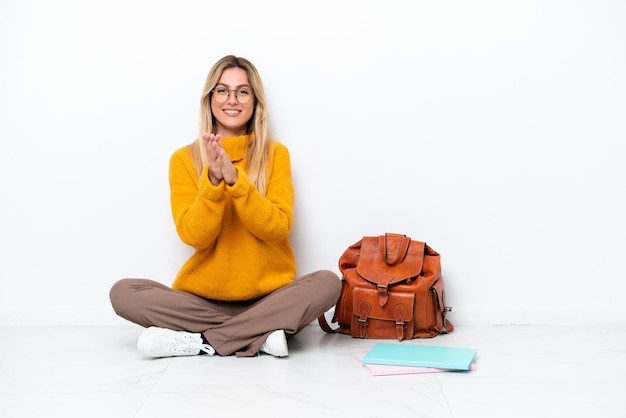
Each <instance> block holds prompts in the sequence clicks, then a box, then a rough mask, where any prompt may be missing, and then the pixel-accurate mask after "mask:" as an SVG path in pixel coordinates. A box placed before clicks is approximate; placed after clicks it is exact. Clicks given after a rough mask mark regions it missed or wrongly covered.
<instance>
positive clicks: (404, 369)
mask: <svg viewBox="0 0 626 418" xmlns="http://www.w3.org/2000/svg"><path fill="white" fill-rule="evenodd" d="M364 355H365V353H360V354H356V358H358V359H359V363H361V359H362V358H363V356H364ZM361 365H362V366H363V367H364V368H365V369H366V370H367V371H368V372H370V374H371V375H372V376H389V375H394V374H419V373H441V372H459V371H463V370H453V369H436V368H434V367H415V366H386V365H383V364H363V363H361ZM470 370H476V365H475V364H474V363H472V365H471V366H470Z"/></svg>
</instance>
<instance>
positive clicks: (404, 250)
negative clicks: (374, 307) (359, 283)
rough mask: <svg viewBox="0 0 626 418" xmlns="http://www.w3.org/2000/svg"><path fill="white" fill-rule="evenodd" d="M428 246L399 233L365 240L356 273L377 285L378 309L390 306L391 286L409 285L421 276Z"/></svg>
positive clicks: (365, 238)
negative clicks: (397, 284) (398, 284)
mask: <svg viewBox="0 0 626 418" xmlns="http://www.w3.org/2000/svg"><path fill="white" fill-rule="evenodd" d="M425 246H426V244H425V243H423V242H419V241H412V240H411V238H409V237H407V236H406V235H399V234H385V235H381V236H379V237H364V238H363V240H362V242H361V254H360V256H359V261H358V264H357V266H356V271H357V273H358V275H359V276H360V277H361V278H363V279H364V280H366V281H368V282H370V283H372V284H373V285H375V286H376V288H377V291H378V295H379V301H378V304H379V306H381V307H382V306H385V305H386V304H387V302H388V300H389V287H390V286H391V285H393V284H396V283H401V282H403V283H410V282H411V281H412V280H414V279H415V278H417V277H418V276H419V275H420V273H421V272H422V268H423V264H424V250H425Z"/></svg>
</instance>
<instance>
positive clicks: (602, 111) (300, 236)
mask: <svg viewBox="0 0 626 418" xmlns="http://www.w3.org/2000/svg"><path fill="white" fill-rule="evenodd" d="M230 53H233V54H236V55H240V56H244V57H246V58H248V59H250V60H251V61H252V62H253V63H254V64H255V65H256V66H257V68H258V70H259V72H260V73H261V76H262V78H263V80H264V84H265V89H266V93H267V96H268V100H269V111H270V117H271V119H272V124H273V126H274V129H275V132H276V137H277V139H278V140H279V141H281V142H283V143H284V144H285V145H287V147H288V148H289V149H290V152H291V157H292V164H293V176H294V181H295V185H296V208H295V215H296V226H295V229H294V231H293V234H292V243H293V245H294V249H295V251H296V255H297V261H298V268H299V273H300V274H304V273H307V272H309V271H312V270H318V269H331V270H334V271H336V272H337V273H338V272H339V271H338V268H337V260H338V258H339V256H340V255H341V253H342V252H343V250H344V249H345V248H346V247H347V246H349V245H350V244H353V243H354V242H356V241H357V240H359V239H360V238H361V237H362V236H363V235H379V234H382V233H384V232H396V233H404V234H407V235H409V236H411V237H412V238H413V239H417V240H420V241H426V242H427V243H428V244H429V245H430V246H431V247H432V248H434V249H435V250H437V251H438V252H440V253H441V255H442V265H443V271H444V276H445V279H446V288H447V291H448V303H449V304H450V305H452V306H453V308H454V311H453V312H452V314H451V319H452V320H453V322H455V324H536V323H542V324H545V323H555V324H556V323H572V324H578V323H601V324H604V325H606V324H612V323H620V324H624V323H626V308H625V304H624V303H623V300H624V293H625V291H626V284H625V283H626V277H625V274H624V254H625V253H626V239H625V236H626V223H625V220H624V213H626V199H625V196H626V191H625V189H626V188H625V187H624V186H625V184H624V183H625V179H626V168H625V167H626V164H625V160H626V158H625V157H626V145H625V143H626V123H625V117H624V116H625V115H626V6H625V3H624V2H621V1H619V0H613V1H610V0H604V1H598V0H588V1H572V0H567V1H536V0H531V1H508V2H503V1H422V0H407V1H394V0H392V1H380V0H377V1H367V0H366V1H364V0H350V1H346V0H343V1H337V0H318V1H315V2H288V1H256V0H242V1H237V2H229V1H206V0H202V1H201V0H197V1H169V2H168V1H154V0H150V1H148V0H145V1H132V0H108V1H88V2H87V1H78V0H76V1H70V0H60V1H44V0H19V1H18V0H1V1H0V63H1V65H0V118H1V119H0V185H1V189H0V210H1V215H2V216H1V217H0V323H1V324H15V325H21V324H42V323H43V324H119V323H124V322H123V320H121V319H119V318H117V317H116V316H115V314H114V313H113V311H112V309H111V307H110V304H109V301H108V291H109V289H110V287H111V285H112V284H113V283H114V282H115V281H116V280H118V279H120V278H123V277H146V278H152V279H155V280H158V281H160V282H163V283H165V284H171V281H172V279H173V277H174V275H175V274H176V272H177V270H178V268H179V267H180V266H181V265H182V263H183V262H184V261H185V259H186V258H187V257H188V256H189V255H190V254H191V249H190V248H188V247H186V246H185V245H184V244H182V243H181V242H180V241H179V240H178V237H177V236H176V233H175V230H174V226H173V221H172V218H171V213H170V207H169V186H168V179H167V170H168V160H169V156H170V155H171V153H172V152H173V151H174V150H175V149H177V148H178V147H181V146H183V145H186V144H188V143H190V142H192V141H193V139H194V137H195V135H196V134H197V126H198V110H199V99H200V93H201V89H202V85H203V83H204V79H205V77H206V74H207V72H208V70H209V68H210V66H211V65H212V64H213V63H214V62H215V61H216V60H217V59H219V58H221V57H222V56H223V55H226V54H230Z"/></svg>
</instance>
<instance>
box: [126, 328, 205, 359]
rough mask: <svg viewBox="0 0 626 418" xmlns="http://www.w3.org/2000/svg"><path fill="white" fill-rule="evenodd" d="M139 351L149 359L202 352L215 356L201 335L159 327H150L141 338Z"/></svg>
mask: <svg viewBox="0 0 626 418" xmlns="http://www.w3.org/2000/svg"><path fill="white" fill-rule="evenodd" d="M137 349H138V350H139V351H140V352H142V353H143V354H145V355H147V356H149V357H174V356H195V355H197V354H199V353H200V351H204V352H205V353H207V354H209V355H211V356H212V355H213V354H215V350H214V349H213V347H211V346H210V345H209V344H203V343H202V336H201V335H200V334H195V333H191V332H186V331H174V330H171V329H167V328H158V327H150V328H148V329H146V330H145V331H144V332H143V333H142V334H141V336H139V340H138V341H137Z"/></svg>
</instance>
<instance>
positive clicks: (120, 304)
mask: <svg viewBox="0 0 626 418" xmlns="http://www.w3.org/2000/svg"><path fill="white" fill-rule="evenodd" d="M132 283H133V279H121V280H118V281H117V282H116V283H115V284H114V285H113V286H111V290H110V291H109V299H110V300H111V305H112V306H113V310H114V311H115V312H116V313H117V314H118V315H120V314H121V313H122V312H123V311H124V307H125V306H126V305H127V302H128V300H129V296H130V293H131V285H132Z"/></svg>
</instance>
